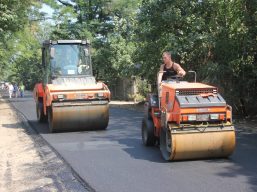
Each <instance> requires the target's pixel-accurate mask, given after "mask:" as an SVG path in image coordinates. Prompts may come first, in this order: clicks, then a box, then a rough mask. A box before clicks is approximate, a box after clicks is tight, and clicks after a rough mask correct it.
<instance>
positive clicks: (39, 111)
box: [36, 101, 47, 123]
mask: <svg viewBox="0 0 257 192" xmlns="http://www.w3.org/2000/svg"><path fill="white" fill-rule="evenodd" d="M36 112H37V120H38V121H39V122H41V123H42V122H46V121H47V116H46V115H45V114H44V109H43V103H42V102H40V101H38V102H37V104H36Z"/></svg>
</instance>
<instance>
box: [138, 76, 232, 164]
mask: <svg viewBox="0 0 257 192" xmlns="http://www.w3.org/2000/svg"><path fill="white" fill-rule="evenodd" d="M141 129H142V141H143V143H144V145H146V146H153V145H156V144H157V143H159V146H160V150H161V154H162V156H163V158H164V159H165V160H168V161H173V160H191V159H207V158H222V157H228V156H230V155H231V154H232V153H233V151H234V149H235V144H236V139H235V138H236V137H235V129H234V126H233V124H232V108H231V106H229V105H228V104H227V103H226V101H225V100H224V98H223V97H222V96H221V95H220V94H219V93H218V89H217V88H216V87H214V86H210V85H207V84H203V83H197V82H187V81H180V80H178V78H177V77H174V78H171V79H169V80H166V81H163V82H162V83H161V89H160V91H159V93H158V95H157V94H149V96H148V98H147V101H146V102H145V106H144V118H143V121H142V128H141Z"/></svg>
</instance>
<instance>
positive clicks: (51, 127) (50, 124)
mask: <svg viewBox="0 0 257 192" xmlns="http://www.w3.org/2000/svg"><path fill="white" fill-rule="evenodd" d="M47 114H48V128H49V132H50V133H53V132H54V128H53V110H52V107H49V108H48V110H47Z"/></svg>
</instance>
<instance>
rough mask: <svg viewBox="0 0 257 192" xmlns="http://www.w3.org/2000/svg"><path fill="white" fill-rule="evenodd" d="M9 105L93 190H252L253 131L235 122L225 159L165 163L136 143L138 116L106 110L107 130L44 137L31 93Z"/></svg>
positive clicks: (256, 183) (256, 137) (256, 145)
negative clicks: (233, 138)
mask: <svg viewBox="0 0 257 192" xmlns="http://www.w3.org/2000/svg"><path fill="white" fill-rule="evenodd" d="M10 101H11V103H12V104H13V105H14V106H15V108H16V109H17V110H18V111H20V112H21V113H22V114H23V115H24V116H25V117H26V118H27V119H28V121H29V123H30V124H31V125H32V127H33V128H34V129H36V130H37V132H38V133H39V134H41V135H42V137H43V138H44V139H45V140H46V141H47V142H48V143H49V144H50V145H51V146H52V147H53V148H54V149H55V150H56V151H57V152H58V153H59V154H60V155H61V156H62V157H63V158H64V159H65V160H66V162H67V163H68V164H70V166H71V167H72V168H73V169H74V170H75V171H76V172H77V174H78V175H79V176H80V177H81V178H82V179H83V180H85V181H86V182H87V183H88V184H89V185H90V186H91V187H92V188H93V189H94V190H95V191H99V192H131V191H133V192H157V191H161V192H166V191H167V192H168V191H172V192H180V191H181V192H189V191H194V192H201V191H204V192H205V191H208V192H219V191H221V192H223V191H224V192H230V191H231V192H232V191H233V192H237V191H242V192H249V191H257V132H256V131H255V130H256V129H257V128H256V127H255V125H253V126H252V127H251V126H250V128H249V127H247V126H245V125H244V124H238V125H237V126H236V128H237V146H236V150H235V152H234V154H233V155H232V156H231V157H230V158H228V159H212V160H195V161H179V162H165V161H164V160H163V159H162V157H161V153H160V151H159V149H158V147H145V146H143V145H142V142H141V133H140V126H141V119H142V114H141V113H140V112H137V111H132V110H126V109H120V108H111V109H110V122H109V126H108V128H107V130H106V131H89V132H68V133H54V134H50V133H48V128H47V124H39V123H38V122H37V121H36V113H35V104H34V101H33V99H32V97H31V96H30V95H27V96H26V97H25V98H17V99H11V100H10Z"/></svg>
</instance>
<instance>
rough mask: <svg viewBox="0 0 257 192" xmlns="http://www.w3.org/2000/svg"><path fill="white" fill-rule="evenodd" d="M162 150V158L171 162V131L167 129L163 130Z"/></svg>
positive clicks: (161, 137)
mask: <svg viewBox="0 0 257 192" xmlns="http://www.w3.org/2000/svg"><path fill="white" fill-rule="evenodd" d="M160 150H161V153H162V157H163V158H164V159H165V160H166V161H169V160H171V153H172V140H171V134H170V131H169V130H168V129H167V128H161V133H160Z"/></svg>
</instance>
